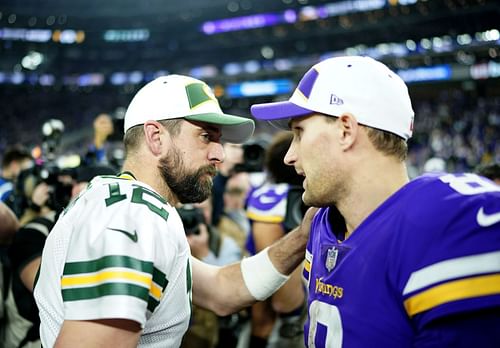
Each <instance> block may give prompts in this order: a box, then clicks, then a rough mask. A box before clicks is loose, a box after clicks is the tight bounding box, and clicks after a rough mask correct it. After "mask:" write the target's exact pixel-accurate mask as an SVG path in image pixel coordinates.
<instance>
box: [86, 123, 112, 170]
mask: <svg viewBox="0 0 500 348" xmlns="http://www.w3.org/2000/svg"><path fill="white" fill-rule="evenodd" d="M93 131H94V134H93V135H94V138H93V142H92V144H90V146H89V148H88V151H87V153H86V154H85V157H84V163H85V164H89V165H90V164H108V151H109V144H108V138H109V137H110V136H111V135H112V134H113V132H114V128H113V120H112V119H111V116H110V115H108V114H104V113H102V114H99V115H97V117H96V118H95V120H94V123H93Z"/></svg>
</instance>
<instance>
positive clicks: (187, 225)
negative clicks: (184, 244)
mask: <svg viewBox="0 0 500 348" xmlns="http://www.w3.org/2000/svg"><path fill="white" fill-rule="evenodd" d="M176 209H177V212H178V213H179V215H180V217H181V220H182V224H183V225H184V231H185V232H186V235H187V236H189V235H192V234H200V224H206V222H205V217H204V215H203V211H202V210H201V209H200V208H197V207H195V206H194V205H192V204H184V205H183V206H182V207H178V208H176Z"/></svg>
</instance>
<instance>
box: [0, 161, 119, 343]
mask: <svg viewBox="0 0 500 348" xmlns="http://www.w3.org/2000/svg"><path fill="white" fill-rule="evenodd" d="M113 173H114V170H113V169H112V168H109V167H105V166H80V167H79V168H77V169H76V170H75V171H74V175H75V181H74V182H71V184H70V185H69V186H67V183H66V184H65V183H63V182H62V181H61V182H60V185H62V186H64V187H66V188H67V189H69V192H70V193H71V192H72V196H71V197H69V196H68V197H67V198H61V196H60V195H57V196H54V197H56V199H62V200H60V201H58V202H57V203H51V201H50V197H51V196H50V186H49V185H48V184H47V183H46V182H41V183H40V184H38V185H37V186H36V187H35V189H34V191H33V195H32V201H33V202H34V203H32V205H33V204H37V205H38V206H39V209H38V212H37V214H38V215H37V216H36V217H35V218H33V219H32V220H31V221H29V222H28V223H26V224H25V225H24V226H22V227H21V228H20V229H19V231H18V232H17V233H16V235H15V237H14V241H13V243H12V245H11V246H10V249H9V259H10V264H11V286H10V289H9V292H8V296H7V300H6V304H5V306H6V310H5V311H6V319H7V321H6V330H5V337H4V341H3V342H1V341H0V347H3V348H21V347H22V348H31V347H40V337H39V326H40V318H39V316H38V308H37V306H36V303H35V300H34V298H33V286H34V282H35V277H36V273H37V271H38V268H39V266H40V261H41V255H42V250H43V247H44V245H45V240H46V238H47V236H48V234H49V232H50V230H51V229H52V227H53V226H54V224H55V221H56V220H57V217H58V215H59V213H61V210H62V208H61V207H62V206H66V205H67V204H68V203H69V200H70V198H72V199H74V198H75V197H76V196H77V195H78V194H79V193H80V191H81V190H82V188H83V187H85V186H86V185H87V184H88V183H89V182H90V180H91V179H92V178H93V177H95V176H97V175H110V174H113ZM63 179H65V180H68V178H67V177H66V175H63V176H59V180H63ZM64 197H66V196H64Z"/></svg>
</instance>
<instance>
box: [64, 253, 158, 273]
mask: <svg viewBox="0 0 500 348" xmlns="http://www.w3.org/2000/svg"><path fill="white" fill-rule="evenodd" d="M110 267H123V268H130V269H134V270H137V271H140V272H144V273H149V274H152V273H153V263H152V262H150V261H142V260H139V259H136V258H133V257H130V256H123V255H112V256H104V257H101V258H100V259H97V260H91V261H80V262H66V264H65V265H64V271H63V275H73V274H82V273H93V272H98V271H101V270H103V269H105V268H110Z"/></svg>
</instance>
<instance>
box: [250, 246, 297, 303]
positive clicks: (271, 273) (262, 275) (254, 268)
mask: <svg viewBox="0 0 500 348" xmlns="http://www.w3.org/2000/svg"><path fill="white" fill-rule="evenodd" d="M268 249H269V247H267V248H265V249H264V250H262V251H261V252H259V253H258V254H256V255H254V256H251V257H247V258H244V259H243V260H242V261H241V274H242V275H243V281H244V282H245V285H246V287H247V288H248V291H250V293H251V294H252V296H253V297H254V298H255V299H256V300H258V301H264V300H265V299H266V298H268V297H269V296H271V295H272V294H274V293H275V292H276V290H278V289H279V288H280V287H281V286H282V285H283V284H285V282H286V281H287V280H288V278H290V277H289V276H286V275H284V274H281V273H280V272H278V270H277V269H276V267H274V265H273V263H272V261H271V259H270V258H269V254H268Z"/></svg>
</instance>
